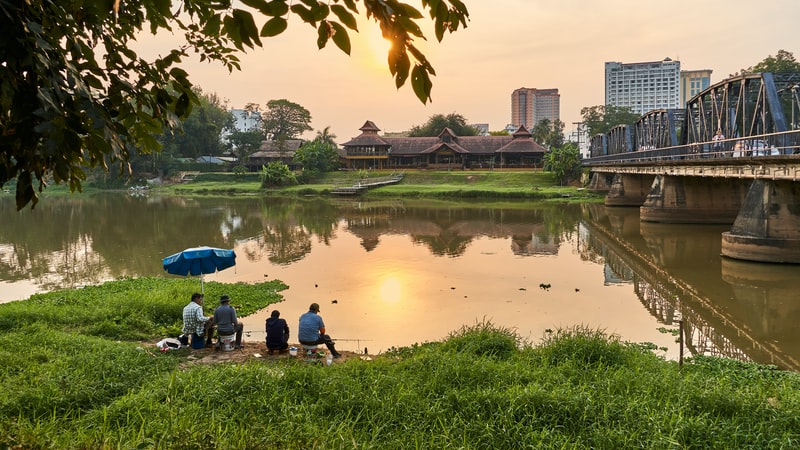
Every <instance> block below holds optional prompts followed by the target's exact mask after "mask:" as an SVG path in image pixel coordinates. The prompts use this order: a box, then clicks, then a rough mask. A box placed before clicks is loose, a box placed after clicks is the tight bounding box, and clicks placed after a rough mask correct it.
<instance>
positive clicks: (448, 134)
mask: <svg viewBox="0 0 800 450" xmlns="http://www.w3.org/2000/svg"><path fill="white" fill-rule="evenodd" d="M436 137H438V138H439V140H442V141H446V140H447V139H446V138H448V137H450V138H453V139H452V140H454V141H456V140H458V136H456V134H455V133H453V130H451V129H450V127H444V129H443V130H442V132H441V133H439V135H438V136H436Z"/></svg>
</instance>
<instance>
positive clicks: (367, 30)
mask: <svg viewBox="0 0 800 450" xmlns="http://www.w3.org/2000/svg"><path fill="white" fill-rule="evenodd" d="M360 29H361V30H362V31H361V33H362V34H363V38H362V39H363V42H364V43H365V48H366V50H365V54H364V59H365V60H367V61H368V62H369V63H370V65H375V66H378V67H382V68H385V67H386V58H387V56H388V55H389V49H390V48H391V46H392V44H391V42H389V41H388V40H386V39H384V38H383V35H382V34H381V29H380V27H379V26H378V24H376V23H374V22H369V23H367V24H364V25H363V26H362V27H361V28H360Z"/></svg>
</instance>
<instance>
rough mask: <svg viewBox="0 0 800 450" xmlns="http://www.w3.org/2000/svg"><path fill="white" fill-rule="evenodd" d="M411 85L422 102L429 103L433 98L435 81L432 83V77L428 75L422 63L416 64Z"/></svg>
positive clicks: (412, 72)
mask: <svg viewBox="0 0 800 450" xmlns="http://www.w3.org/2000/svg"><path fill="white" fill-rule="evenodd" d="M411 87H412V88H413V89H414V93H415V94H416V95H417V98H418V99H419V100H420V101H421V102H422V103H428V101H429V100H430V99H431V88H432V87H433V83H431V79H430V78H429V77H428V72H426V71H425V69H424V68H423V67H422V66H420V65H416V66H414V69H413V70H412V71H411Z"/></svg>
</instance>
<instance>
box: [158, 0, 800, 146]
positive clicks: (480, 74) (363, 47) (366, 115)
mask: <svg viewBox="0 0 800 450" xmlns="http://www.w3.org/2000/svg"><path fill="white" fill-rule="evenodd" d="M464 1H465V3H466V5H467V7H468V8H469V11H470V22H469V23H468V27H467V28H466V29H461V30H459V31H458V32H456V33H455V34H450V35H446V36H445V38H444V40H443V41H442V42H441V43H436V40H435V37H434V36H433V32H432V28H431V27H429V26H428V25H429V22H425V25H426V26H428V27H427V28H426V29H425V34H426V36H427V37H428V41H427V42H423V43H421V44H420V47H422V48H423V51H424V53H425V54H426V55H427V56H428V58H429V60H430V61H431V62H432V64H433V66H434V68H435V69H436V74H437V75H436V76H435V77H433V92H432V98H433V102H432V103H428V104H427V105H423V104H422V103H420V102H419V100H418V99H417V98H416V96H415V95H414V93H413V91H412V89H411V86H410V85H407V86H404V87H403V88H401V89H400V90H397V89H396V88H395V87H394V80H393V79H392V78H391V76H390V74H389V70H388V68H387V66H386V62H385V61H386V54H385V52H386V44H385V43H384V42H383V41H382V39H381V38H380V32H379V31H378V29H377V26H376V25H375V23H374V22H371V21H370V22H367V21H366V20H364V21H362V23H361V24H360V26H359V29H360V33H358V34H352V33H351V40H352V43H353V49H352V52H351V55H350V56H349V57H348V56H347V55H345V54H344V53H342V52H341V51H339V50H338V48H336V47H335V46H334V45H333V43H330V44H329V46H328V47H326V48H324V49H322V50H318V49H317V47H316V31H315V30H314V29H312V28H311V27H310V26H309V25H307V24H304V23H302V22H301V21H300V20H299V18H297V17H292V18H291V19H290V22H289V28H288V30H287V31H286V32H284V34H282V35H280V36H278V37H275V38H270V39H266V40H264V48H262V49H258V50H255V51H252V52H250V53H249V54H247V55H245V56H243V57H242V71H241V72H234V73H233V74H228V73H227V71H226V70H225V69H223V68H221V67H220V66H218V65H213V64H208V63H199V62H187V64H186V68H187V69H188V70H189V72H190V75H191V79H192V81H193V82H194V83H195V84H196V85H198V86H200V87H201V88H202V89H203V90H204V91H206V92H216V93H217V94H218V95H219V96H220V97H222V98H223V99H226V100H227V101H228V106H229V107H231V108H241V107H243V106H244V105H245V104H246V103H249V102H253V103H258V104H261V105H265V104H266V103H267V102H268V101H269V100H273V99H283V98H285V99H288V100H290V101H292V102H295V103H298V104H300V105H302V106H304V107H305V108H306V109H308V110H309V112H310V113H311V117H312V123H311V126H312V127H313V128H314V130H315V131H316V130H321V129H323V128H324V127H326V126H330V127H331V131H332V132H333V134H335V135H336V136H337V139H336V140H337V142H340V143H341V142H344V141H346V140H348V139H350V138H352V137H354V136H357V135H358V134H359V133H360V132H359V131H358V128H359V127H360V126H361V125H362V124H363V123H364V121H366V120H372V121H373V122H375V124H376V125H377V126H378V127H379V128H381V129H382V131H383V132H394V131H404V130H408V129H409V128H411V127H412V126H414V125H420V124H423V123H424V122H425V121H427V119H428V118H429V117H430V116H432V115H434V114H439V113H441V114H449V113H453V112H455V113H459V114H462V115H463V116H464V117H466V118H467V120H468V121H469V122H470V123H488V124H489V129H490V130H499V129H502V128H504V127H505V126H506V124H508V123H509V122H510V121H511V93H512V91H514V89H517V88H520V87H528V88H542V89H545V88H558V90H559V92H560V94H561V120H562V121H563V122H565V123H566V124H567V126H566V129H565V134H567V135H568V134H569V133H570V131H571V130H573V129H574V126H573V125H572V123H573V122H577V121H579V120H580V110H581V108H583V107H585V106H594V105H600V104H602V103H603V102H604V82H603V77H604V63H605V62H606V61H620V62H623V63H628V62H643V61H660V60H663V59H664V58H666V57H669V58H672V59H674V60H679V61H680V62H681V69H684V70H692V69H712V70H713V71H714V72H713V75H712V83H716V82H718V81H721V80H723V79H725V78H727V77H728V76H729V75H730V74H732V73H734V72H736V71H738V70H740V69H743V68H747V67H749V66H752V65H754V64H756V63H758V62H760V61H761V60H763V59H764V58H766V57H767V56H769V55H775V54H776V53H777V52H778V50H781V49H782V50H786V51H789V52H791V53H793V54H794V55H795V57H797V58H798V59H800V36H798V33H797V30H798V26H800V2H798V1H797V0H791V1H790V0H780V1H769V0H767V1H760V2H759V1H752V0H724V1H722V0H716V1H714V0H712V1H705V2H698V1H689V0H675V1H671V2H650V1H631V0H605V1H602V2H600V1H591V0H589V1H587V0H492V1H487V0H480V1H478V0H464ZM406 2H408V3H410V4H412V5H414V6H416V7H418V8H419V7H420V5H421V3H420V2H418V1H416V0H406ZM359 6H360V4H359ZM426 17H427V16H426ZM163 42H164V41H163V40H162V39H159V40H157V41H148V40H146V39H145V40H144V41H143V43H144V44H146V45H153V46H154V48H156V49H159V53H162V54H163V53H164V52H165V51H166V50H164V51H160V49H161V48H162V47H160V46H159V45H162V44H160V43H163ZM164 48H165V49H166V47H164ZM313 135H314V133H313V132H312V133H308V134H307V135H306V137H312V136H313Z"/></svg>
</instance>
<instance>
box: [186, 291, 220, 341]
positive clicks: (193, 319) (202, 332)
mask: <svg viewBox="0 0 800 450" xmlns="http://www.w3.org/2000/svg"><path fill="white" fill-rule="evenodd" d="M183 334H185V335H187V336H188V335H191V336H192V347H193V348H203V346H202V345H201V344H199V343H201V342H202V340H203V337H204V336H205V339H206V343H205V347H210V346H211V340H212V338H213V336H214V321H213V320H212V319H211V317H206V315H205V314H203V294H198V293H197V292H195V293H194V294H192V301H190V302H189V304H188V305H186V306H185V307H184V308H183Z"/></svg>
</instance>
